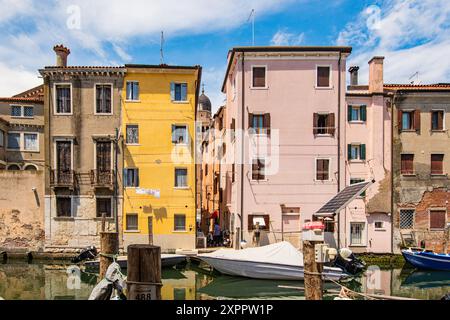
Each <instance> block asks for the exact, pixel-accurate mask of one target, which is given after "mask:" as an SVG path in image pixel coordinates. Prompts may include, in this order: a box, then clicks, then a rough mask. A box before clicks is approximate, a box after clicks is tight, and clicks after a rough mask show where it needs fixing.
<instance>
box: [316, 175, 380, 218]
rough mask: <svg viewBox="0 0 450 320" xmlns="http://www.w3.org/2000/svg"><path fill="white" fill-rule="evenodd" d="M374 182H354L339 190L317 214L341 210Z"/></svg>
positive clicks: (333, 212)
mask: <svg viewBox="0 0 450 320" xmlns="http://www.w3.org/2000/svg"><path fill="white" fill-rule="evenodd" d="M372 183H373V182H361V183H357V184H352V185H351V186H348V187H347V188H345V189H344V190H342V191H341V192H339V193H338V194H337V195H336V196H335V197H334V198H333V199H331V200H330V201H328V202H327V203H326V204H325V205H324V206H323V207H322V208H321V209H320V210H319V211H317V212H316V215H317V214H335V213H337V212H339V211H340V210H342V209H344V208H345V207H346V206H347V205H348V204H349V203H350V202H351V201H353V200H354V199H355V198H356V197H358V196H359V195H361V193H363V192H364V191H366V190H367V188H369V186H370V185H371V184H372Z"/></svg>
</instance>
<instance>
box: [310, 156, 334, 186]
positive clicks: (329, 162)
mask: <svg viewBox="0 0 450 320" xmlns="http://www.w3.org/2000/svg"><path fill="white" fill-rule="evenodd" d="M317 160H328V180H317ZM314 181H315V182H330V181H332V178H331V158H327V157H317V158H315V159H314Z"/></svg>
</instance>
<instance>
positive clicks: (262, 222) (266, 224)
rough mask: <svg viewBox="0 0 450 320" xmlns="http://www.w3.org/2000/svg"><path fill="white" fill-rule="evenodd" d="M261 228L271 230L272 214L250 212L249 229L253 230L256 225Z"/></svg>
mask: <svg viewBox="0 0 450 320" xmlns="http://www.w3.org/2000/svg"><path fill="white" fill-rule="evenodd" d="M257 226H258V227H259V230H265V231H270V215H268V214H249V215H248V221H247V227H248V231H253V230H255V229H256V227H257Z"/></svg>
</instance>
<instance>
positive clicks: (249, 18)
mask: <svg viewBox="0 0 450 320" xmlns="http://www.w3.org/2000/svg"><path fill="white" fill-rule="evenodd" d="M250 20H251V21H252V46H255V9H252V12H250V16H249V17H248V19H247V23H248V22H250Z"/></svg>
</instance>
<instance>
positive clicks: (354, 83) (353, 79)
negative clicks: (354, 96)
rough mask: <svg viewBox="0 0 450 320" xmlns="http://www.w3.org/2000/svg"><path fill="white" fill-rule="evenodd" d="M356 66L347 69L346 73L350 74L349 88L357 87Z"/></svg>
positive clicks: (357, 68)
mask: <svg viewBox="0 0 450 320" xmlns="http://www.w3.org/2000/svg"><path fill="white" fill-rule="evenodd" d="M358 70H359V67H358V66H352V67H350V69H348V72H350V85H351V86H357V85H358Z"/></svg>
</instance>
